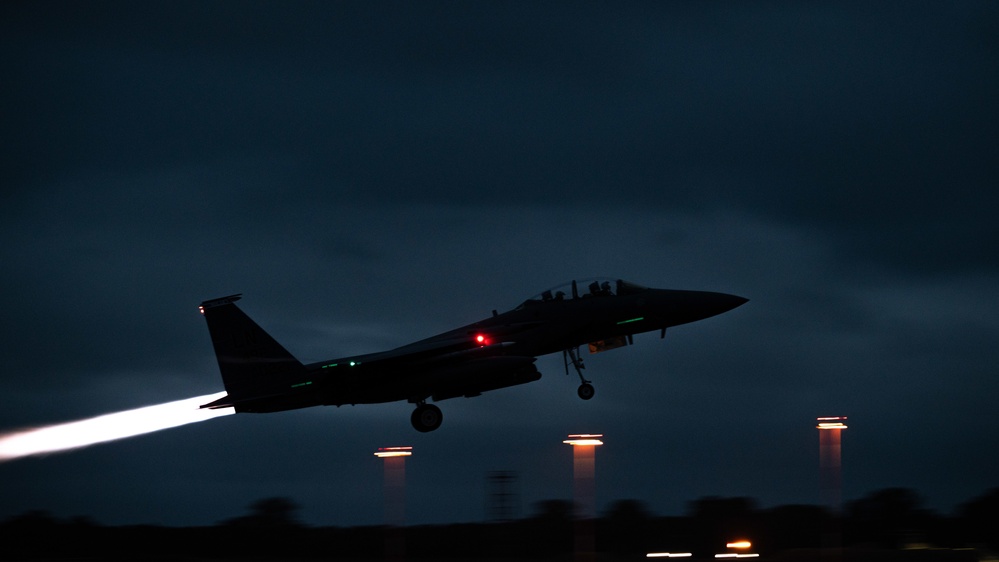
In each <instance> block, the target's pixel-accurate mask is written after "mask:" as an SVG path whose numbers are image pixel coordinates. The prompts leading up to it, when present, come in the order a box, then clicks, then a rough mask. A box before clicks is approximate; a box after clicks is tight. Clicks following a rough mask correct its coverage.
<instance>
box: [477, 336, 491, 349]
mask: <svg viewBox="0 0 999 562" xmlns="http://www.w3.org/2000/svg"><path fill="white" fill-rule="evenodd" d="M475 343H477V344H479V347H483V346H487V345H489V338H487V337H486V336H485V334H476V335H475Z"/></svg>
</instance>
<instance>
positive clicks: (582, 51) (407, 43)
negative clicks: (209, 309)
mask: <svg viewBox="0 0 999 562" xmlns="http://www.w3.org/2000/svg"><path fill="white" fill-rule="evenodd" d="M0 72H2V86H0V108H2V109H0V111H2V116H3V117H2V119H3V121H2V133H3V134H2V135H0V143H2V145H0V162H2V167H0V174H2V175H0V185H2V190H0V194H2V195H0V197H2V199H0V236H2V240H3V241H4V243H3V244H2V247H0V264H2V275H0V310H2V314H0V322H2V324H0V335H2V337H0V355H2V356H3V357H4V361H5V364H4V368H3V370H2V374H0V431H5V430H8V429H14V428H18V427H23V426H30V425H34V424H42V423H50V422H57V421H66V420H73V419H77V418H81V417H86V416H91V415H96V414H101V413H106V412H112V411H116V410H121V409H127V408H133V407H138V406H143V405H147V404H155V403H159V402H166V401H170V400H177V399H181V398H186V397H189V396H196V395H201V394H208V393H212V392H216V391H220V390H222V384H221V380H220V378H219V376H218V369H217V365H216V364H215V358H214V354H213V352H212V348H211V343H210V340H209V337H208V331H207V329H206V327H205V324H204V320H203V318H202V317H201V316H200V315H199V314H198V312H197V305H198V304H199V303H200V302H201V301H202V300H204V299H208V298H213V297H218V296H222V295H226V294H230V293H235V292H242V293H244V295H245V296H244V299H243V301H241V303H240V305H241V307H242V308H243V309H244V310H245V311H247V312H248V313H249V314H250V315H251V316H253V317H254V318H255V319H256V320H257V321H258V322H259V323H260V324H261V325H262V326H264V328H265V329H267V330H268V331H269V332H270V333H271V334H272V335H274V336H275V337H276V338H277V339H278V340H279V341H281V342H282V343H283V344H284V345H285V346H286V347H287V348H289V350H291V351H292V352H293V353H295V354H296V355H297V356H299V357H300V358H301V359H302V360H303V361H319V360H323V359H328V358H333V357H338V356H342V355H348V354H354V353H364V352H369V351H379V350H382V349H387V348H390V347H395V346H397V345H402V344H404V343H408V342H410V341H412V340H416V339H419V338H423V337H427V336H430V335H433V334H436V333H438V332H442V331H445V330H447V329H450V328H453V327H457V326H459V325H462V324H466V323H469V322H473V321H476V320H479V319H481V318H484V317H486V316H488V315H489V314H490V311H491V310H492V309H493V308H498V309H507V308H512V307H513V306H515V305H516V304H518V303H519V302H520V301H521V300H523V299H525V298H527V297H529V296H531V295H533V294H535V293H537V292H539V291H541V290H542V289H545V288H548V287H551V286H554V285H557V284H559V283H562V282H564V281H568V280H570V279H572V278H582V277H590V276H597V275H606V276H614V277H621V278H624V279H628V280H631V281H634V282H637V283H641V284H645V285H650V286H656V287H664V288H679V289H702V290H713V291H722V292H728V293H734V294H738V295H742V296H745V297H747V298H749V299H751V300H750V302H749V303H748V304H746V305H745V306H743V307H741V308H739V309H737V310H735V311H732V312H730V313H727V314H725V315H722V316H719V317H716V318H712V319H709V320H706V321H703V322H700V323H697V324H691V325H689V326H685V327H681V328H677V329H675V330H673V331H672V332H671V334H670V335H668V337H667V339H666V341H665V342H660V341H659V340H658V334H647V335H644V336H638V337H636V342H635V343H636V345H635V346H634V347H631V348H628V349H625V350H617V351H613V352H610V353H606V354H602V355H598V356H593V357H592V358H589V359H588V375H589V377H590V378H591V379H592V380H593V381H594V383H595V386H596V389H597V396H596V398H594V399H593V400H592V401H590V402H583V401H581V400H579V399H578V398H577V397H576V392H575V389H576V385H577V384H578V380H576V379H575V376H574V375H573V376H572V377H566V376H565V375H564V374H563V371H562V363H561V357H559V356H549V357H544V358H542V359H540V360H539V361H538V366H539V369H540V370H541V371H542V372H543V373H544V374H545V376H544V378H543V379H542V380H541V381H540V382H537V383H533V384H530V385H526V386H522V387H517V388H512V389H505V390H500V391H496V392H493V393H488V394H485V395H483V396H481V397H478V398H474V399H469V400H466V399H455V400H448V401H444V402H442V403H440V406H441V407H442V409H443V411H444V416H445V420H444V425H443V427H442V428H441V429H440V430H438V431H437V432H434V433H431V434H426V435H422V434H418V433H416V432H415V431H414V430H413V429H412V428H411V426H410V424H409V413H410V409H411V406H410V405H408V404H404V403H395V404H387V405H378V406H358V407H343V408H339V409H337V408H313V409H308V410H299V411H295V412H286V413H279V414H271V415H261V416H254V415H250V414H246V415H237V416H229V417H225V418H220V419H216V420H211V421H207V422H204V423H200V424H195V425H190V426H185V427H182V428H177V429H172V430H168V431H163V432H159V433H155V434H151V435H147V436H142V437H136V438H133V439H127V440H123V441H117V442H113V443H109V444H104V445H99V446H95V447H91V448H88V449H82V450H78V451H74V452H69V453H64V454H57V455H51V456H47V457H38V458H28V459H22V460H17V461H13V462H8V463H4V464H0V482H3V484H2V485H0V518H5V517H9V516H11V515H15V514H19V513H22V512H24V511H27V510H29V509H44V510H48V511H50V512H51V513H53V514H54V515H57V516H64V517H70V516H75V515H89V516H92V517H94V518H95V519H96V520H97V521H99V522H102V523H108V524H130V523H155V524H169V525H187V524H211V523H215V522H217V521H220V520H222V519H226V518H230V517H235V516H238V515H241V514H243V513H244V512H245V507H246V506H247V505H248V504H250V503H252V502H253V501H255V500H257V499H260V498H263V497H268V496H285V497H289V498H291V499H293V500H294V501H295V502H296V503H298V504H299V505H301V506H302V510H301V513H300V517H301V519H302V520H303V521H305V522H307V523H309V524H316V525H319V524H334V525H357V524H371V523H380V522H381V520H382V514H383V511H382V500H381V497H382V496H381V492H382V473H381V467H380V465H379V461H378V460H377V459H375V458H374V457H373V456H372V454H371V453H372V452H373V451H374V450H375V448H377V447H379V446H385V445H413V446H414V447H415V449H416V455H415V456H414V457H413V458H412V459H410V461H409V463H408V465H407V466H408V468H407V478H408V479H407V494H408V516H407V517H408V520H409V522H410V523H444V522H453V521H478V520H481V519H482V518H483V517H484V511H485V510H484V506H485V503H486V500H485V498H486V486H485V476H486V474H487V472H488V471H491V470H501V469H505V470H517V471H519V473H520V497H521V502H522V506H523V507H522V514H524V515H527V514H529V513H530V512H531V511H532V507H531V506H532V504H533V503H534V502H537V501H540V500H543V499H549V498H564V499H569V498H570V497H571V495H572V487H571V473H572V472H571V471H572V463H571V452H570V451H569V449H568V447H567V446H565V445H562V444H561V440H562V439H563V438H564V437H565V435H566V434H568V433H574V432H603V433H605V434H606V436H607V437H606V445H605V446H604V447H603V448H601V449H600V450H599V451H598V458H597V501H598V505H599V506H600V508H601V509H603V508H605V507H606V506H607V505H608V504H609V503H610V502H612V501H614V500H615V499H623V498H637V499H640V500H642V501H644V502H646V503H647V504H648V506H649V507H650V509H651V510H652V511H653V512H655V513H659V514H663V515H668V514H680V513H682V512H683V511H684V509H685V506H686V502H687V501H689V500H694V499H697V498H698V497H701V496H705V495H721V496H736V495H738V496H750V497H754V498H756V499H758V500H759V502H760V504H761V505H762V506H772V505H780V504H786V503H819V502H820V501H821V499H820V494H819V489H818V447H817V444H818V439H817V436H816V431H815V429H814V418H815V417H816V416H819V415H848V416H850V422H851V424H850V429H849V430H847V432H846V433H845V434H844V497H845V498H846V499H847V500H850V499H856V498H859V497H861V496H863V495H865V494H867V493H869V492H871V491H874V490H877V489H880V488H884V487H889V486H904V487H911V488H914V489H916V490H917V491H919V493H920V494H921V495H922V497H923V498H924V499H925V504H926V506H927V507H930V508H932V509H936V510H939V511H941V512H945V513H949V512H950V511H951V510H952V509H954V508H955V506H957V505H959V504H960V503H962V502H965V501H967V500H969V499H971V498H973V497H975V496H977V495H980V494H981V493H983V492H984V491H985V490H987V489H988V488H991V487H995V486H999V477H997V474H996V469H995V467H996V466H997V465H999V447H997V443H999V418H997V417H996V416H995V412H996V407H995V403H996V399H997V397H999V377H997V376H996V375H997V367H996V365H997V364H999V345H997V340H999V298H997V297H996V294H995V290H996V288H997V287H999V222H997V221H996V220H995V214H996V210H997V209H999V189H997V187H999V182H997V179H999V133H997V131H999V103H997V102H996V100H997V99H999V4H997V3H996V2H994V1H992V0H983V1H979V2H945V3H939V2H925V3H924V2H908V1H907V2H878V3H875V4H871V3H870V2H857V3H835V4H834V5H822V6H817V5H812V4H809V3H798V2H787V3H782V2H757V3H749V4H747V3H743V2H697V3H660V2H654V3H634V2H633V3H624V5H623V6H621V5H617V3H614V4H612V3H605V4H595V3H585V4H584V5H579V4H578V3H574V2H570V3H559V2H549V3H544V4H543V5H541V6H536V5H534V4H533V3H509V2H502V3H490V2H466V3H457V2H455V3H450V2H449V3H436V2H418V3H411V2H402V3H377V4H375V5H374V6H371V5H370V4H369V3H366V2H357V3H352V4H341V3H329V2H316V3H309V2H297V3H293V4H286V3H279V2H212V3H201V2H192V3H183V2H169V3H153V4H147V3H141V4H134V3H113V2H68V3H58V2H16V1H12V2H4V3H3V4H2V7H0Z"/></svg>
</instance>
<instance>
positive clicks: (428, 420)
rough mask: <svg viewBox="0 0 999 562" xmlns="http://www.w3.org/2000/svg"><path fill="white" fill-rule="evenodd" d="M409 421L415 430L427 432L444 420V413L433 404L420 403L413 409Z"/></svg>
mask: <svg viewBox="0 0 999 562" xmlns="http://www.w3.org/2000/svg"><path fill="white" fill-rule="evenodd" d="M410 421H412V422H413V427H414V428H416V431H419V432H420V433H427V432H429V431H433V430H435V429H437V428H438V427H440V426H441V422H442V421H444V414H442V413H441V409H440V408H438V407H437V406H434V405H433V404H421V405H419V406H417V407H416V409H415V410H413V415H412V417H410Z"/></svg>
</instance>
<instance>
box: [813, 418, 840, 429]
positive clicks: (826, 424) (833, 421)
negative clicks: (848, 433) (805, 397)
mask: <svg viewBox="0 0 999 562" xmlns="http://www.w3.org/2000/svg"><path fill="white" fill-rule="evenodd" d="M845 419H846V416H833V417H828V418H815V421H817V422H819V425H817V426H815V427H816V429H846V428H847V425H846V424H845V423H843V420H845Z"/></svg>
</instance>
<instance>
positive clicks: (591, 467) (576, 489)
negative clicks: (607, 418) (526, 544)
mask: <svg viewBox="0 0 999 562" xmlns="http://www.w3.org/2000/svg"><path fill="white" fill-rule="evenodd" d="M601 437H603V434H602V433H574V434H572V435H569V438H568V439H566V440H564V441H562V443H565V444H566V445H572V496H573V499H575V501H576V509H577V513H576V558H577V559H587V558H590V557H592V555H593V554H594V552H596V539H595V537H594V525H593V521H594V520H595V519H596V512H597V510H596V503H595V501H594V497H595V492H594V490H595V488H596V471H595V468H596V466H595V465H596V463H595V458H594V457H595V455H594V453H595V451H596V448H597V447H598V446H600V445H603V444H604V442H603V441H602V440H601V439H600V438H601Z"/></svg>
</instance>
